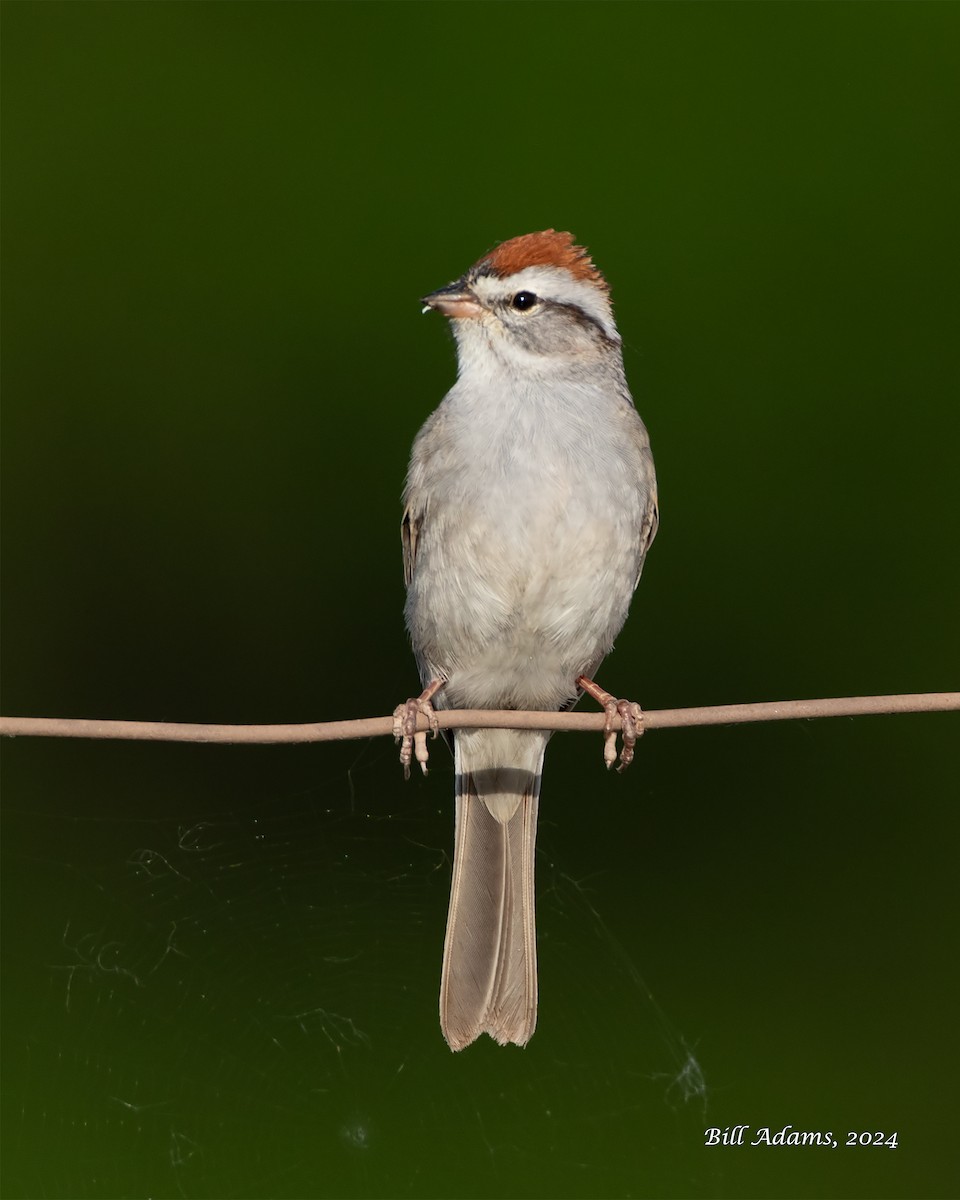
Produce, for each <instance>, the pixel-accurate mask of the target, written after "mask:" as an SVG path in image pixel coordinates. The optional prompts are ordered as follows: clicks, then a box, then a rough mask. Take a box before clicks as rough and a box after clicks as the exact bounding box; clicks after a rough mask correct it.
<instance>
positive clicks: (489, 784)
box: [396, 229, 658, 1050]
mask: <svg viewBox="0 0 960 1200" xmlns="http://www.w3.org/2000/svg"><path fill="white" fill-rule="evenodd" d="M423 303H424V305H425V306H426V308H425V310H424V311H426V310H427V308H429V309H436V310H437V311H439V312H441V313H443V314H444V315H445V316H447V317H449V318H450V320H451V323H452V326H453V332H454V336H455V338H456V342H457V351H458V359H459V373H458V377H457V382H456V383H455V384H454V386H453V387H452V388H451V389H450V391H449V392H448V393H447V395H446V396H445V397H444V400H443V402H442V403H441V405H440V406H439V408H437V410H436V411H435V412H434V413H433V414H432V416H431V417H430V418H429V419H428V420H427V422H426V424H425V425H424V426H423V428H422V429H421V430H420V433H419V435H418V436H417V439H416V441H415V443H414V446H413V454H412V457H411V461H410V469H409V473H408V476H407V486H406V492H405V497H404V499H405V503H406V511H405V514H404V518H403V526H402V531H403V557H404V567H405V575H406V582H407V589H408V592H407V604H406V621H407V628H408V630H409V632H410V637H411V640H412V643H413V648H414V652H415V654H416V658H417V663H418V666H419V669H420V677H421V680H422V683H423V687H424V692H423V694H422V695H421V696H420V697H419V698H418V699H416V700H411V701H408V702H407V703H406V704H405V705H401V706H400V707H399V708H398V709H397V714H396V721H397V724H396V730H397V734H398V737H399V738H400V739H401V740H402V750H401V760H402V761H403V762H404V766H405V767H408V766H409V762H410V758H411V756H412V754H413V753H414V752H415V753H416V756H417V759H418V761H420V762H421V765H424V766H425V763H426V735H425V734H423V733H419V734H415V729H416V719H417V714H418V713H425V714H426V715H428V716H431V715H432V713H433V709H432V707H431V703H430V702H431V699H433V701H434V703H435V704H436V706H437V707H438V708H492V709H519V710H523V709H540V710H544V711H554V712H555V711H558V710H562V709H568V708H571V707H572V706H573V705H574V704H575V703H576V702H577V699H578V698H579V696H580V695H581V694H582V693H583V692H584V691H587V692H588V693H590V694H591V695H593V696H594V697H595V698H597V699H598V700H600V702H601V703H603V704H604V705H605V707H606V709H607V712H608V715H609V717H610V719H611V720H612V717H613V715H614V714H615V713H616V714H618V715H619V717H620V719H621V723H622V726H623V733H624V748H623V752H622V754H621V766H625V765H626V764H627V763H628V762H629V761H630V759H631V758H632V757H633V742H634V741H635V739H636V732H637V730H636V721H637V719H638V718H639V716H640V713H639V709H638V708H637V706H636V705H632V704H628V703H627V702H625V701H616V700H614V699H613V698H612V697H611V696H609V695H608V694H607V693H606V692H604V691H603V690H602V689H600V688H599V687H598V686H597V685H596V684H594V683H593V675H594V673H595V672H596V670H597V668H598V667H599V665H600V663H601V662H602V661H603V658H604V656H605V655H606V654H607V653H608V651H609V650H610V649H611V647H612V646H613V641H614V638H615V637H616V636H617V634H618V633H619V632H620V629H621V628H622V626H623V623H624V621H625V620H626V616H627V611H628V609H629V606H630V601H631V597H632V596H633V592H634V589H635V587H636V585H637V582H638V580H639V578H640V571H641V568H642V567H643V560H644V556H645V555H646V552H647V550H648V549H649V547H650V543H651V542H652V541H653V538H654V535H655V533H656V530H657V520H658V518H657V487H656V478H655V474H654V466H653V458H652V456H651V453H650V443H649V440H648V438H647V431H646V429H645V428H644V425H643V422H642V421H641V420H640V417H639V415H638V414H637V410H636V409H635V408H634V405H633V400H632V398H631V396H630V392H629V389H628V388H627V382H626V378H625V376H624V370H623V359H622V355H621V349H620V335H619V334H618V332H617V328H616V325H615V324H614V319H613V313H612V310H611V306H610V297H609V291H608V287H607V284H606V281H605V280H604V278H603V276H602V275H601V274H600V272H599V271H598V270H597V268H596V267H595V266H594V265H593V263H592V261H591V260H590V258H589V256H588V254H587V252H586V250H584V249H583V248H582V247H580V246H577V245H575V244H574V241H573V237H572V236H571V235H570V234H569V233H557V232H555V231H554V230H552V229H548V230H545V231H544V232H542V233H531V234H527V235H526V236H524V237H518V238H513V239H512V240H511V241H507V242H504V243H503V244H502V245H500V246H498V247H497V248H496V249H495V250H493V251H492V252H491V253H489V254H487V255H485V256H484V257H483V258H482V259H480V261H479V262H477V263H475V264H474V266H472V267H471V268H470V269H469V271H467V273H466V274H465V275H464V276H463V277H462V278H460V279H458V280H457V281H456V282H455V283H451V284H449V285H448V286H447V287H444V288H441V289H440V290H439V291H437V292H433V293H432V294H431V295H429V296H426V297H424V300H423ZM548 737H549V734H547V733H542V732H537V731H515V730H492V729H491V730H478V729H473V730H471V729H459V730H457V731H455V733H454V735H453V744H454V757H455V769H456V839H455V851H454V865H453V882H452V888H451V893H450V910H449V917H448V921H447V935H446V942H445V945H444V956H443V975H442V982H441V990H440V1023H441V1027H442V1029H443V1034H444V1037H445V1038H446V1039H447V1042H448V1043H449V1045H450V1047H451V1048H452V1049H453V1050H460V1049H462V1048H463V1047H464V1046H467V1045H469V1044H470V1043H471V1042H472V1041H474V1040H475V1039H476V1038H477V1037H478V1036H479V1035H480V1034H481V1033H488V1034H490V1036H491V1037H493V1038H494V1039H495V1040H496V1041H498V1042H500V1043H501V1044H505V1043H507V1042H515V1043H517V1044H518V1045H521V1046H522V1045H524V1044H525V1043H526V1042H527V1041H528V1040H529V1039H530V1036H531V1035H532V1033H533V1031H534V1027H535V1025H536V1019H537V959H536V931H535V924H534V848H535V841H536V831H537V806H538V801H539V797H540V775H541V770H542V767H543V756H544V750H545V749H546V745H547V740H548ZM615 737H616V733H615V731H614V729H613V726H612V725H611V727H610V728H609V730H608V738H607V748H606V751H605V758H606V761H607V764H608V765H610V763H611V762H612V761H613V760H614V759H615V757H616V748H615Z"/></svg>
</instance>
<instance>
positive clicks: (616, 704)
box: [577, 675, 643, 771]
mask: <svg viewBox="0 0 960 1200" xmlns="http://www.w3.org/2000/svg"><path fill="white" fill-rule="evenodd" d="M577 687H579V688H583V690H584V691H585V692H586V693H587V695H588V696H592V697H593V698H594V700H596V702H597V703H598V704H599V705H601V706H602V708H603V711H604V712H605V713H606V714H607V723H606V726H605V727H604V731H603V761H604V763H606V766H607V770H608V771H609V769H610V768H611V767H612V766H613V764H614V763H615V762H616V761H617V731H618V730H619V731H620V733H622V734H623V746H622V747H621V750H620V763H619V765H618V767H617V770H618V771H625V770H626V769H627V767H629V766H630V764H631V763H632V762H633V751H634V747H635V746H636V744H637V738H638V737H642V736H643V709H641V707H640V705H639V704H634V702H633V701H632V700H618V699H617V698H616V697H615V696H611V695H610V693H609V692H606V691H604V690H603V688H602V687H600V685H599V684H596V683H594V682H593V680H592V679H588V678H587V677H586V675H581V676H580V678H579V679H578V680H577Z"/></svg>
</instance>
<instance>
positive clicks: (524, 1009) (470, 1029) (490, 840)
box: [440, 731, 546, 1050]
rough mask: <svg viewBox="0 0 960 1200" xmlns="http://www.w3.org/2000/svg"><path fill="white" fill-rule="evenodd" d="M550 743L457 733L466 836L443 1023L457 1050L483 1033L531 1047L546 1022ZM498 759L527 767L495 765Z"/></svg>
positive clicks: (458, 858) (459, 853)
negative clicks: (542, 904) (542, 833)
mask: <svg viewBox="0 0 960 1200" xmlns="http://www.w3.org/2000/svg"><path fill="white" fill-rule="evenodd" d="M518 743H520V744H518ZM545 746H546V738H545V737H544V736H543V735H541V734H529V733H528V734H523V735H520V734H517V733H513V734H511V735H510V736H509V738H508V739H505V738H504V737H503V733H502V731H483V732H481V731H475V732H472V733H469V734H467V735H465V736H464V735H462V734H461V735H458V737H457V744H456V769H457V797H456V805H457V823H456V839H455V846H454V868H453V881H452V885H451V890H450V911H449V916H448V918H447V936H446V941H445V943H444V953H443V978H442V982H441V987H440V1024H441V1027H442V1029H443V1034H444V1037H445V1038H446V1039H447V1042H448V1043H449V1045H450V1047H451V1049H453V1050H461V1049H463V1047H464V1046H468V1045H469V1044H470V1043H471V1042H472V1041H474V1040H475V1039H476V1038H477V1037H479V1036H480V1034H481V1033H488V1034H489V1035H490V1036H491V1037H492V1038H494V1039H495V1040H496V1041H497V1042H499V1043H500V1044H501V1045H504V1044H506V1043H507V1042H515V1043H516V1044H517V1045H520V1046H523V1045H525V1044H526V1043H527V1042H528V1041H529V1040H530V1037H531V1036H532V1034H533V1031H534V1028H535V1026H536V1021H537V949H536V927H535V916H534V890H533V882H534V880H533V877H534V855H535V848H536V836H537V808H538V803H539V796H540V772H541V768H542V765H543V752H544V748H545ZM498 758H499V759H500V760H501V761H503V759H506V761H513V762H518V761H519V762H521V763H523V764H524V765H523V766H517V767H513V766H511V767H499V766H492V765H489V764H490V763H491V762H492V761H495V760H496V759H498Z"/></svg>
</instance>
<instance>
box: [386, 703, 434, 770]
mask: <svg viewBox="0 0 960 1200" xmlns="http://www.w3.org/2000/svg"><path fill="white" fill-rule="evenodd" d="M439 686H440V684H436V685H434V684H431V685H430V686H429V687H426V688H424V689H423V691H422V692H421V694H420V695H419V696H411V698H410V699H409V700H406V701H405V702H404V703H403V704H398V705H397V707H396V708H395V709H394V710H393V736H394V740H395V741H397V742H399V743H400V765H401V766H402V767H403V777H404V779H409V778H410V763H411V762H412V761H413V759H414V758H416V760H417V762H418V763H419V764H420V770H421V771H422V772H423V773H424V775H426V773H427V762H428V761H429V758H430V753H429V751H428V750H427V730H426V729H417V718H418V717H426V718H427V720H428V721H429V722H430V732H431V733H432V734H433V736H434V737H436V736H437V734H438V733H439V732H440V723H439V721H438V720H437V714H436V710H435V709H434V707H433V705H432V704H431V703H430V698H431V696H433V695H434V693H435V692H436V691H437V688H438V687H439Z"/></svg>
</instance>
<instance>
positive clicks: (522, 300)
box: [510, 292, 540, 312]
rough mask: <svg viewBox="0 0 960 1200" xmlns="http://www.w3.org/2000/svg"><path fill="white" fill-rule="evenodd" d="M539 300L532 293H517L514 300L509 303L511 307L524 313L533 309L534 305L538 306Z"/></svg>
mask: <svg viewBox="0 0 960 1200" xmlns="http://www.w3.org/2000/svg"><path fill="white" fill-rule="evenodd" d="M539 302H540V301H539V298H538V297H537V296H535V295H534V294H533V292H517V294H516V295H515V296H514V298H513V299H512V300H511V301H510V303H511V305H512V306H513V307H514V308H516V309H519V310H520V312H524V311H525V310H526V309H528V308H533V306H534V305H535V304H539Z"/></svg>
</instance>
